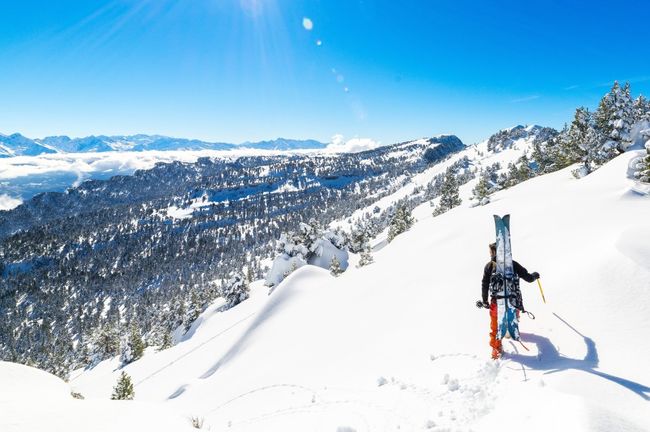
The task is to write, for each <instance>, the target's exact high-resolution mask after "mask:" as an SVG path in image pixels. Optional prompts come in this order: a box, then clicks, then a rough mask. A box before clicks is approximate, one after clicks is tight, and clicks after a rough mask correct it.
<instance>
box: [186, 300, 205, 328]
mask: <svg viewBox="0 0 650 432" xmlns="http://www.w3.org/2000/svg"><path fill="white" fill-rule="evenodd" d="M201 312H203V301H201V298H200V296H199V294H198V293H197V292H196V291H195V290H193V291H192V292H191V294H190V301H189V305H188V308H187V316H186V318H185V319H184V320H183V321H184V322H185V331H187V330H189V329H190V327H191V326H192V323H193V322H194V321H196V319H197V318H198V317H199V315H201Z"/></svg>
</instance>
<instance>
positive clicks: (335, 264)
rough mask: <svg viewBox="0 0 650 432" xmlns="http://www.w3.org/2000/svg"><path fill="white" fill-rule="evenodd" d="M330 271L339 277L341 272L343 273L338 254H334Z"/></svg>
mask: <svg viewBox="0 0 650 432" xmlns="http://www.w3.org/2000/svg"><path fill="white" fill-rule="evenodd" d="M330 273H331V274H332V276H334V277H338V276H339V275H340V274H341V273H343V269H342V268H341V262H340V261H339V260H338V258H336V255H334V256H333V257H332V260H331V261H330Z"/></svg>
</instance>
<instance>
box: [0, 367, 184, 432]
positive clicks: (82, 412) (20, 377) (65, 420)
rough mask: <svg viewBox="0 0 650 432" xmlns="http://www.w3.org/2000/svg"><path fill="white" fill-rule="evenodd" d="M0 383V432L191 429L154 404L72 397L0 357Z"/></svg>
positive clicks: (53, 381) (45, 377)
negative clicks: (0, 384) (0, 431)
mask: <svg viewBox="0 0 650 432" xmlns="http://www.w3.org/2000/svg"><path fill="white" fill-rule="evenodd" d="M0 382H2V391H1V392H0V412H2V415H1V416H0V426H1V427H0V429H1V430H2V431H3V432H23V431H41V432H44V431H66V432H75V431H79V432H82V431H88V430H93V431H98V432H99V431H127V430H155V431H170V432H173V431H188V432H189V431H192V430H194V429H193V428H192V427H191V423H190V419H187V418H183V417H180V416H176V415H173V414H169V413H166V412H165V411H164V409H163V408H162V407H161V406H159V405H158V404H152V403H147V402H132V401H111V400H103V399H94V400H79V399H74V398H73V397H72V395H71V390H70V386H69V385H68V384H66V383H65V382H63V381H62V380H61V379H59V378H57V377H55V376H54V375H51V374H48V373H47V372H44V371H41V370H38V369H34V368H31V367H28V366H22V365H18V364H15V363H8V362H2V361H0ZM35 408H36V409H37V410H38V411H37V412H35Z"/></svg>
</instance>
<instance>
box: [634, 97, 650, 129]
mask: <svg viewBox="0 0 650 432" xmlns="http://www.w3.org/2000/svg"><path fill="white" fill-rule="evenodd" d="M632 110H633V111H634V122H635V123H638V122H641V121H650V101H648V99H647V98H646V97H645V96H643V95H639V97H638V98H636V99H634V104H633V106H632Z"/></svg>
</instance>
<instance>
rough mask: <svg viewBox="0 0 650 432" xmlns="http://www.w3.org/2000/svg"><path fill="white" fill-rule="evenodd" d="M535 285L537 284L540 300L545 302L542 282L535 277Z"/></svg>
mask: <svg viewBox="0 0 650 432" xmlns="http://www.w3.org/2000/svg"><path fill="white" fill-rule="evenodd" d="M537 285H538V286H539V292H540V293H542V300H544V303H546V297H544V290H543V289H542V283H541V282H540V281H539V279H537Z"/></svg>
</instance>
